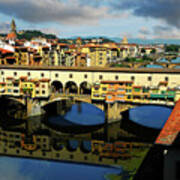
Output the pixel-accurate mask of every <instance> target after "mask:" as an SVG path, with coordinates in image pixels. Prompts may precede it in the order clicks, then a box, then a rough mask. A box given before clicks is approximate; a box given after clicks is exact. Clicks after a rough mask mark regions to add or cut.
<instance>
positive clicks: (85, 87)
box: [79, 81, 91, 95]
mask: <svg viewBox="0 0 180 180" xmlns="http://www.w3.org/2000/svg"><path fill="white" fill-rule="evenodd" d="M79 88H80V94H88V95H90V94H91V84H89V83H88V82H87V81H83V82H82V83H81V84H80V86H79Z"/></svg>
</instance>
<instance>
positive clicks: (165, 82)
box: [159, 81, 168, 85]
mask: <svg viewBox="0 0 180 180" xmlns="http://www.w3.org/2000/svg"><path fill="white" fill-rule="evenodd" d="M159 84H165V85H167V84H168V82H167V81H160V82H159Z"/></svg>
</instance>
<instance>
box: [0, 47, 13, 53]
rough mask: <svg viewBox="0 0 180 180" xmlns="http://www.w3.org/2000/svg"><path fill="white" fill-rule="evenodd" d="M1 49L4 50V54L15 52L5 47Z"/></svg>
mask: <svg viewBox="0 0 180 180" xmlns="http://www.w3.org/2000/svg"><path fill="white" fill-rule="evenodd" d="M0 51H1V52H2V54H6V53H13V51H10V50H7V49H3V48H0Z"/></svg>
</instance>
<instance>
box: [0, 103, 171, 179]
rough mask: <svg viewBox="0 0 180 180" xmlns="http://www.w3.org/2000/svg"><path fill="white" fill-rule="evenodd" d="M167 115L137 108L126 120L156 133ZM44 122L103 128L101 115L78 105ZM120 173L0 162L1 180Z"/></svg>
mask: <svg viewBox="0 0 180 180" xmlns="http://www.w3.org/2000/svg"><path fill="white" fill-rule="evenodd" d="M171 111H172V109H171V108H167V107H163V106H141V107H137V108H134V109H131V110H130V111H129V120H131V121H133V122H135V123H137V124H140V125H143V126H146V127H150V128H157V129H160V128H162V127H163V125H164V123H165V122H166V120H167V119H168V117H169V115H170V113H171ZM64 112H65V113H64ZM48 121H49V122H50V123H52V124H55V126H69V124H70V126H71V127H72V126H77V127H78V126H79V127H83V128H87V129H88V127H89V126H98V125H102V124H104V122H105V114H104V112H103V111H101V110H99V109H97V108H96V107H93V106H92V105H89V104H87V103H81V104H75V105H72V107H70V108H68V110H66V111H64V110H63V115H62V114H57V112H56V115H52V114H51V115H49V116H48ZM65 122H66V123H65ZM38 127H39V126H38ZM72 146H77V143H76V142H74V144H73V142H72ZM87 146H88V143H87ZM121 172H122V169H121V168H108V167H100V166H88V165H84V164H74V163H63V162H50V161H42V160H30V159H23V158H7V157H1V158H0V175H1V179H8V180H14V179H19V180H49V179H53V180H56V179H57V180H71V179H72V180H104V175H105V174H120V173H121Z"/></svg>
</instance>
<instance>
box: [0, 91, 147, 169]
mask: <svg viewBox="0 0 180 180" xmlns="http://www.w3.org/2000/svg"><path fill="white" fill-rule="evenodd" d="M69 99H70V100H71V101H72V102H76V101H82V102H87V103H92V104H94V105H96V106H97V107H99V108H101V109H102V110H107V109H106V108H108V106H109V108H111V109H113V108H114V113H115V112H117V109H118V108H119V109H121V112H124V111H126V110H127V109H129V108H132V107H134V106H138V105H139V104H130V103H129V104H128V103H122V102H121V103H116V104H108V105H107V104H105V103H97V102H92V101H90V100H89V99H90V96H85V95H75V94H74V95H73V94H70V95H67V94H56V95H55V94H54V95H52V96H51V97H50V98H49V99H48V101H47V100H42V101H41V102H40V103H39V101H37V100H34V101H33V100H32V99H30V100H28V102H27V104H28V106H29V107H28V108H29V110H28V111H31V108H32V107H31V106H34V105H35V104H40V105H41V106H46V105H47V104H49V103H53V102H57V101H62V100H69ZM18 101H19V102H20V99H19V100H18ZM22 103H25V100H23V99H22ZM111 112H113V111H112V110H111ZM112 114H113V113H112ZM119 120H120V119H119ZM111 122H113V121H109V123H110V126H109V127H110V128H109V127H108V129H106V126H105V127H103V128H102V129H99V130H97V131H95V132H92V133H86V134H79V135H76V134H64V133H60V132H57V131H56V130H55V129H54V130H53V129H51V128H48V127H47V126H46V125H39V126H38V127H41V129H38V130H32V129H33V127H34V124H33V123H31V122H30V121H28V119H27V121H26V125H25V126H20V128H18V131H17V129H16V128H15V129H14V130H13V128H11V130H6V129H3V128H2V129H1V131H0V146H1V148H0V154H3V155H10V156H20V157H29V158H40V159H50V160H60V161H70V162H82V163H92V164H100V165H114V164H119V165H121V163H122V159H128V158H133V156H134V155H135V154H133V153H134V151H138V149H139V148H140V149H143V150H144V151H146V150H147V149H148V147H149V145H148V144H144V143H129V144H128V143H125V142H122V143H120V148H119V149H118V148H116V146H115V145H114V142H116V141H118V142H120V140H119V139H118V138H117V136H118V135H120V136H121V133H122V131H118V132H115V131H114V129H113V128H115V126H118V127H119V125H118V123H119V122H118V123H117V124H116V123H115V122H114V123H111ZM38 123H39V120H38ZM111 125H112V127H113V128H112V129H111ZM22 127H23V128H22ZM137 131H138V130H137ZM105 133H107V134H105ZM106 135H107V136H108V137H107V139H106V138H105V136H106ZM130 137H134V136H133V135H131V136H130ZM68 140H76V141H78V147H76V148H75V149H74V150H72V149H69V148H68ZM83 141H89V142H91V147H94V146H96V147H97V149H98V152H97V149H96V151H93V150H92V149H91V150H90V151H89V150H84V148H83V145H82V144H83ZM136 148H137V149H136Z"/></svg>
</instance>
